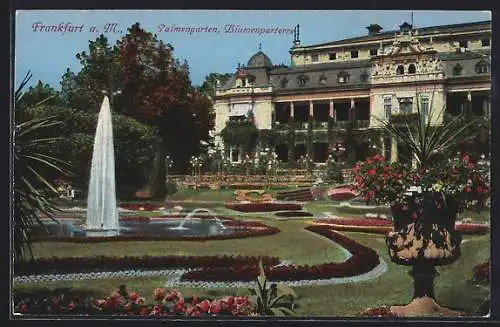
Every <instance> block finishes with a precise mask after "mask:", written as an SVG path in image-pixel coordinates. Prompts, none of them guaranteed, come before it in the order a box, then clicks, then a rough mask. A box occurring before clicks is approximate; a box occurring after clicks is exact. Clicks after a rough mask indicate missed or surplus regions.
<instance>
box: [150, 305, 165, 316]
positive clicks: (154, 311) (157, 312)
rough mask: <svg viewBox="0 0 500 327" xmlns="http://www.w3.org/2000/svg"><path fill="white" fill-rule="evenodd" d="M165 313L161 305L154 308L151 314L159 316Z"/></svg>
mask: <svg viewBox="0 0 500 327" xmlns="http://www.w3.org/2000/svg"><path fill="white" fill-rule="evenodd" d="M162 311H163V309H162V307H161V305H159V304H157V305H155V306H154V307H153V311H151V314H155V315H159V314H160V313H161V312H162Z"/></svg>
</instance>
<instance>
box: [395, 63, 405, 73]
mask: <svg viewBox="0 0 500 327" xmlns="http://www.w3.org/2000/svg"><path fill="white" fill-rule="evenodd" d="M404 73H405V68H404V66H403V65H399V66H398V68H396V74H397V75H403V74H404Z"/></svg>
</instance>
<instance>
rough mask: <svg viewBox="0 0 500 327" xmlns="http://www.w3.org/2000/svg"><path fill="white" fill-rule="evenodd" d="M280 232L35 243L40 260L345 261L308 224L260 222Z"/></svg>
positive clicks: (311, 262)
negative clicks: (203, 239)
mask: <svg viewBox="0 0 500 327" xmlns="http://www.w3.org/2000/svg"><path fill="white" fill-rule="evenodd" d="M261 220H262V221H263V222H264V223H266V224H267V225H269V226H276V227H278V228H279V229H280V230H281V232H280V233H277V234H274V235H268V236H261V237H255V238H245V239H231V240H220V241H219V240H217V241H216V240H214V241H212V240H211V241H206V242H193V241H161V242H156V241H148V242H107V243H99V244H77V243H62V242H44V243H42V244H36V245H35V246H34V249H33V252H34V256H35V257H36V258H41V257H51V256H58V257H81V256H93V255H96V256H97V255H109V256H125V255H127V256H143V255H150V256H154V255H166V254H173V255H235V254H240V255H252V256H264V255H267V256H273V257H279V258H281V259H283V260H290V261H293V262H294V263H296V264H308V265H311V264H317V263H323V262H325V260H328V261H330V262H342V261H344V259H345V256H344V253H343V252H342V250H341V248H340V247H339V246H337V245H335V244H334V243H332V242H330V241H328V240H327V239H326V238H323V237H321V236H318V235H316V234H314V233H310V232H308V231H306V230H304V227H305V226H306V222H305V221H278V220H276V219H267V218H263V219H261Z"/></svg>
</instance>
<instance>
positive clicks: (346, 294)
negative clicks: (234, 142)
mask: <svg viewBox="0 0 500 327" xmlns="http://www.w3.org/2000/svg"><path fill="white" fill-rule="evenodd" d="M183 192H185V193H183V194H184V195H183V196H186V197H190V199H192V200H193V199H194V200H198V201H201V200H202V199H203V200H206V201H222V202H223V201H226V199H231V200H232V199H234V195H233V192H234V190H225V191H220V192H213V191H206V190H204V191H202V190H184V191H183ZM183 206H184V205H183ZM185 207H186V208H188V207H189V208H191V205H189V204H186V205H185ZM214 210H215V211H216V212H217V213H218V214H220V215H227V216H233V217H236V218H238V219H244V220H247V219H249V220H259V221H262V222H264V223H266V224H268V225H270V226H276V227H278V228H279V229H280V230H281V232H280V233H278V234H275V235H270V236H262V237H255V238H248V239H236V240H222V241H206V242H190V241H162V242H109V243H97V244H78V243H52V242H46V243H43V244H42V245H40V244H36V245H35V247H34V255H35V257H37V258H40V257H52V256H58V257H82V256H94V255H108V256H124V255H128V256H142V255H224V254H226V255H238V254H239V255H252V256H258V255H267V256H277V257H279V258H281V259H282V260H289V261H292V262H294V263H296V264H308V265H311V264H317V263H323V262H327V261H329V262H332V261H333V262H340V261H343V260H344V259H345V256H344V253H343V251H342V250H341V249H340V248H339V247H338V246H337V245H336V244H334V243H333V242H331V241H328V240H327V239H325V238H323V237H321V236H318V235H316V234H314V233H310V232H308V231H305V230H304V227H305V226H307V225H308V224H310V222H311V221H312V220H313V219H311V218H304V219H301V220H288V221H280V220H277V219H276V217H275V216H274V213H259V214H252V213H240V212H236V211H233V210H230V209H227V208H224V207H223V205H222V204H219V205H218V206H216V207H215V208H214ZM305 210H307V211H309V212H311V213H313V214H314V215H315V216H317V215H321V214H322V213H323V212H331V213H332V214H333V215H343V216H359V215H360V212H349V213H345V212H340V211H338V210H336V209H335V207H334V206H332V204H331V203H329V202H328V201H317V202H313V203H310V204H307V205H305ZM143 214H144V215H148V214H149V215H154V214H151V213H143ZM462 216H463V217H472V218H473V219H474V220H475V221H481V222H486V221H489V213H488V212H483V213H479V214H476V213H471V214H469V213H464V214H462ZM345 234H346V235H348V236H349V237H352V238H353V239H355V240H356V241H358V242H360V243H362V244H364V245H366V246H369V247H371V248H373V249H375V250H376V251H377V252H378V253H379V254H380V256H381V258H382V259H383V260H384V261H385V262H386V263H387V264H388V271H387V272H385V273H384V274H383V275H382V276H380V277H378V278H375V279H373V280H370V281H365V282H358V283H349V284H338V285H335V284H332V285H326V286H312V287H311V286H309V287H294V289H295V291H296V292H297V294H298V296H299V298H298V300H297V309H296V312H297V314H298V315H306V316H320V315H324V316H325V315H326V316H354V315H357V314H358V313H359V312H360V311H362V310H364V309H366V308H367V307H373V306H379V305H383V304H389V305H390V304H405V303H408V302H409V301H411V296H412V290H413V287H412V278H411V277H410V276H409V275H408V271H409V269H410V268H409V267H404V266H398V265H395V264H393V263H391V262H390V259H389V257H388V254H387V247H386V245H385V241H384V237H383V236H382V235H375V234H365V233H345ZM465 240H466V242H465V243H464V244H463V245H462V255H461V257H460V259H459V260H458V261H457V262H455V263H453V264H452V265H449V266H444V267H439V268H438V270H439V273H440V276H439V277H437V278H436V281H435V283H436V298H437V301H438V302H439V303H440V304H441V305H443V306H447V307H451V308H460V309H465V310H468V311H475V310H477V308H479V306H480V305H481V302H482V300H483V299H484V298H485V297H486V296H488V291H487V290H486V289H484V288H478V287H475V286H473V285H470V284H469V283H468V282H467V280H468V279H470V278H471V276H472V268H473V267H474V266H475V265H477V264H479V263H482V262H484V261H486V260H487V259H488V258H489V256H490V237H489V235H485V236H474V237H466V238H465ZM164 282H165V277H145V278H116V279H105V280H92V281H59V282H46V283H39V284H31V283H28V284H16V285H15V289H16V290H23V291H34V290H36V289H38V288H40V287H48V288H51V289H53V288H61V287H71V288H73V289H75V290H85V291H89V292H92V293H93V294H95V295H96V296H106V295H109V294H110V293H111V292H112V291H113V290H115V289H116V288H117V287H118V285H120V284H126V285H127V286H128V287H129V288H130V289H134V290H137V291H139V292H140V293H141V294H142V295H143V296H145V297H146V298H147V299H148V300H151V299H152V292H153V290H154V288H156V287H162V286H163V283H164ZM179 289H180V291H181V292H183V293H185V294H186V295H198V296H204V295H205V296H207V295H208V296H225V295H230V294H231V295H245V294H249V293H248V290H247V289H245V288H242V289H230V288H227V289H196V288H186V287H181V288H179Z"/></svg>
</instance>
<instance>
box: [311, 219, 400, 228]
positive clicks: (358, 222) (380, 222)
mask: <svg viewBox="0 0 500 327" xmlns="http://www.w3.org/2000/svg"><path fill="white" fill-rule="evenodd" d="M314 223H320V224H334V225H349V226H393V225H394V223H393V222H392V221H390V220H387V219H383V218H327V219H321V220H315V221H314Z"/></svg>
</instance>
